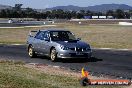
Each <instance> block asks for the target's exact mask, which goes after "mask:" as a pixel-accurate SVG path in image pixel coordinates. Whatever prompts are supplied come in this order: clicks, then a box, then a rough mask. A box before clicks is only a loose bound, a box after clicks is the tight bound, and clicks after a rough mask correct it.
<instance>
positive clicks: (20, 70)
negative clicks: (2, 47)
mask: <svg viewBox="0 0 132 88" xmlns="http://www.w3.org/2000/svg"><path fill="white" fill-rule="evenodd" d="M0 88H84V87H81V86H80V84H79V81H78V79H77V78H73V77H66V76H59V75H50V74H46V73H43V72H41V71H38V70H35V69H31V68H30V69H29V68H27V67H25V66H24V64H23V63H20V62H17V63H16V62H12V61H1V62H0ZM85 88H121V87H118V86H88V87H85Z"/></svg>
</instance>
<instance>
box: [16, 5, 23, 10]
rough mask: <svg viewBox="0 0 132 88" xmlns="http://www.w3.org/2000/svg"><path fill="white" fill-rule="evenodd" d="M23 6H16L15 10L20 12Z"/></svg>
mask: <svg viewBox="0 0 132 88" xmlns="http://www.w3.org/2000/svg"><path fill="white" fill-rule="evenodd" d="M22 5H23V4H15V7H14V10H16V11H20V10H21V7H22Z"/></svg>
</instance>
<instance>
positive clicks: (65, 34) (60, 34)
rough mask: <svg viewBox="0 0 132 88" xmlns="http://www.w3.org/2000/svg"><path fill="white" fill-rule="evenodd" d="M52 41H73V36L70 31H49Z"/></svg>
mask: <svg viewBox="0 0 132 88" xmlns="http://www.w3.org/2000/svg"><path fill="white" fill-rule="evenodd" d="M50 36H51V40H52V41H74V40H76V38H75V36H74V35H73V34H72V33H71V32H70V31H52V32H50Z"/></svg>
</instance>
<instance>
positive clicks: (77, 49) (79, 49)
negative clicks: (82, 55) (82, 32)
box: [70, 47, 87, 52]
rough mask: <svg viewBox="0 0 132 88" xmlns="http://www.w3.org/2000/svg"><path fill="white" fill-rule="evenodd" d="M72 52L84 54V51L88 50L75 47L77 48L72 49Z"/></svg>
mask: <svg viewBox="0 0 132 88" xmlns="http://www.w3.org/2000/svg"><path fill="white" fill-rule="evenodd" d="M70 50H74V51H77V52H82V51H86V50H87V49H86V48H80V47H75V48H70Z"/></svg>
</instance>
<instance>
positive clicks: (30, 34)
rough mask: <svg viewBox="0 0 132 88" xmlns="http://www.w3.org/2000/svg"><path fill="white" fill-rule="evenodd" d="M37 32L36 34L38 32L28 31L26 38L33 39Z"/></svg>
mask: <svg viewBox="0 0 132 88" xmlns="http://www.w3.org/2000/svg"><path fill="white" fill-rule="evenodd" d="M37 32H38V31H35V30H33V31H30V32H29V34H28V36H30V37H33V36H35V35H36V33H37Z"/></svg>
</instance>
